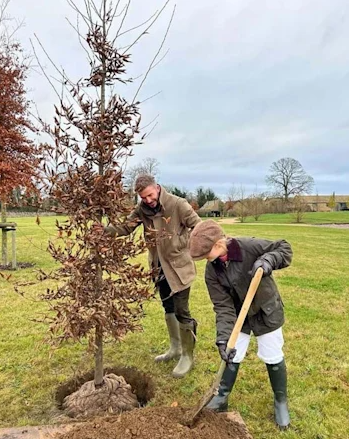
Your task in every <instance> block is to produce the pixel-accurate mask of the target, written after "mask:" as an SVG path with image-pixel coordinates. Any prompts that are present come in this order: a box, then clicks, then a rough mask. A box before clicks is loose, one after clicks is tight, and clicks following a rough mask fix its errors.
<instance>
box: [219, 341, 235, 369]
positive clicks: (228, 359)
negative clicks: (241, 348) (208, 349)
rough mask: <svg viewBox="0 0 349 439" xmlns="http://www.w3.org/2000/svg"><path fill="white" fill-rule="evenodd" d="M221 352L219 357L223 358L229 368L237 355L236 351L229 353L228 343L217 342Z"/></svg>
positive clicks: (232, 350)
mask: <svg viewBox="0 0 349 439" xmlns="http://www.w3.org/2000/svg"><path fill="white" fill-rule="evenodd" d="M216 345H217V347H218V351H219V355H220V356H221V359H222V360H223V361H225V362H226V363H227V366H228V367H229V366H230V365H231V364H233V362H234V357H235V355H236V349H235V348H233V349H231V350H230V351H229V352H228V353H227V352H226V350H227V342H226V341H217V343H216Z"/></svg>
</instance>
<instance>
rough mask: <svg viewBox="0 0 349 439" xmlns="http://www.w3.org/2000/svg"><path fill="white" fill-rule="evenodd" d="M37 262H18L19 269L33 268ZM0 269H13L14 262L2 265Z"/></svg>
mask: <svg viewBox="0 0 349 439" xmlns="http://www.w3.org/2000/svg"><path fill="white" fill-rule="evenodd" d="M34 265H35V264H32V263H31V262H17V270H18V269H19V268H31V267H34ZM0 270H13V271H14V269H13V268H12V264H11V263H10V264H7V265H0Z"/></svg>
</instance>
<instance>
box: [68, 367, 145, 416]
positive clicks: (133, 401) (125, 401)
mask: <svg viewBox="0 0 349 439" xmlns="http://www.w3.org/2000/svg"><path fill="white" fill-rule="evenodd" d="M137 407H139V403H138V400H137V396H136V395H135V394H134V393H133V391H132V388H131V386H130V385H129V384H127V383H126V381H125V379H124V378H123V377H122V376H117V375H114V374H109V375H105V376H104V385H103V386H102V387H97V388H96V387H95V384H94V381H87V382H86V383H84V384H83V385H82V386H81V387H80V389H79V390H77V391H76V392H74V393H72V394H71V395H69V396H67V397H66V398H65V399H64V403H63V408H64V412H65V414H67V415H68V416H70V417H71V418H76V419H79V418H86V417H91V416H102V415H103V414H107V413H121V412H124V411H128V410H133V409H134V408H137Z"/></svg>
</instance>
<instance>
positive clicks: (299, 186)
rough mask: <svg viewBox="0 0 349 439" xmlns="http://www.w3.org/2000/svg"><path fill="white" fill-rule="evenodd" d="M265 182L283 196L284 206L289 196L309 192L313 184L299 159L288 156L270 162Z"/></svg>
mask: <svg viewBox="0 0 349 439" xmlns="http://www.w3.org/2000/svg"><path fill="white" fill-rule="evenodd" d="M266 182H267V184H268V185H269V186H270V187H271V188H272V189H273V190H274V192H275V194H276V195H277V196H281V197H282V198H283V201H284V203H285V205H286V206H287V204H288V201H289V198H290V197H291V196H296V195H302V194H304V193H309V192H311V190H312V188H313V186H314V179H313V177H311V176H310V175H308V174H307V173H306V172H305V170H304V169H303V167H302V165H301V164H300V163H299V161H297V160H295V159H293V158H290V157H286V158H282V159H280V160H278V161H277V162H273V163H272V165H271V167H270V174H269V175H267V177H266Z"/></svg>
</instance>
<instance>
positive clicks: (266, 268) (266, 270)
mask: <svg viewBox="0 0 349 439" xmlns="http://www.w3.org/2000/svg"><path fill="white" fill-rule="evenodd" d="M258 268H261V269H262V270H263V277H265V276H270V275H271V273H272V271H273V267H272V266H271V265H270V264H269V262H268V261H266V260H265V259H257V260H256V262H255V263H254V264H253V267H252V270H251V271H250V274H251V276H252V277H253V276H254V275H255V274H256V271H257V269H258Z"/></svg>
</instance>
